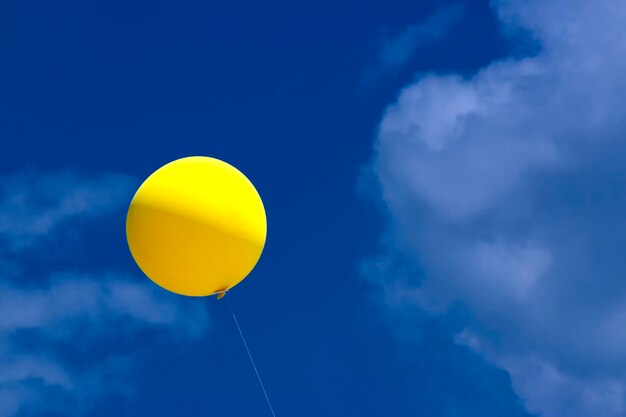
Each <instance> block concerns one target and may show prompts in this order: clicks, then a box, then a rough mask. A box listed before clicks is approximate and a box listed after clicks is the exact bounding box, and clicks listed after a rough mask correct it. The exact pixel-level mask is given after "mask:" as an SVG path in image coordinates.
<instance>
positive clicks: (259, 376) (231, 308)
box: [226, 299, 276, 417]
mask: <svg viewBox="0 0 626 417" xmlns="http://www.w3.org/2000/svg"><path fill="white" fill-rule="evenodd" d="M226 301H227V302H228V307H229V308H230V312H231V313H232V314H233V319H234V320H235V324H236V325H237V330H239V336H241V341H242V342H243V345H244V347H245V348H246V352H248V357H249V358H250V363H252V367H253V368H254V373H255V374H256V377H257V379H258V380H259V385H261V389H262V390H263V395H265V400H266V401H267V405H268V407H269V409H270V412H271V413H272V416H273V417H276V414H275V413H274V408H272V403H271V402H270V397H269V396H268V395H267V391H265V387H264V386H263V381H262V380H261V375H259V370H258V369H257V367H256V364H255V363H254V359H252V354H251V353H250V349H249V348H248V344H247V343H246V338H245V337H243V332H242V331H241V327H240V326H239V321H237V316H236V315H235V311H234V310H233V306H232V304H231V303H230V299H227V300H226Z"/></svg>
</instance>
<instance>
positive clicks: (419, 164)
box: [372, 0, 626, 417]
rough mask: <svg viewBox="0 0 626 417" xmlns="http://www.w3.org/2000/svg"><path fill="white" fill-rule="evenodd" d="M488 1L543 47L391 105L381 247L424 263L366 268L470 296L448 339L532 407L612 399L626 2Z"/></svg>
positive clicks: (383, 141) (619, 394)
mask: <svg viewBox="0 0 626 417" xmlns="http://www.w3.org/2000/svg"><path fill="white" fill-rule="evenodd" d="M494 5H495V8H496V10H497V12H498V13H499V16H500V18H501V20H502V24H503V26H504V28H505V29H511V30H512V31H513V30H514V29H515V28H518V27H520V26H521V27H523V28H525V29H526V30H529V31H530V32H531V33H532V34H533V35H534V36H535V37H536V38H537V39H538V41H539V42H540V43H541V45H542V50H541V51H540V52H539V53H538V54H537V55H536V56H534V57H531V58H524V59H518V60H505V61H500V62H494V63H493V64H491V65H489V66H488V67H486V68H485V69H483V70H482V71H480V72H479V73H477V74H475V75H474V76H472V77H470V78H463V77H461V76H454V75H449V76H441V75H436V74H430V75H426V76H424V77H422V78H421V79H420V80H419V81H418V82H416V83H415V84H413V85H410V86H408V87H407V88H405V89H404V90H403V91H402V92H401V93H400V95H399V98H398V100H397V101H396V102H395V103H393V104H392V105H390V106H389V108H388V110H387V112H386V114H385V116H384V118H383V120H382V121H381V124H380V130H379V135H378V140H377V143H376V161H375V164H374V166H373V167H372V169H373V171H374V173H375V175H376V177H377V179H378V182H379V185H380V190H381V195H380V197H381V198H382V200H383V202H384V203H385V206H386V208H387V209H388V214H389V220H390V223H389V224H390V226H389V227H390V232H391V235H392V236H393V239H392V240H391V241H390V242H389V243H387V248H386V250H387V251H388V255H387V257H388V258H389V259H393V258H396V257H409V258H412V259H413V260H414V261H413V262H414V263H415V264H416V266H417V267H418V268H419V270H420V271H422V272H423V277H419V278H418V279H413V280H407V279H406V276H404V275H403V274H402V273H399V275H400V276H398V277H396V273H395V272H394V271H393V270H384V271H383V272H381V273H380V274H372V275H376V277H375V278H376V279H378V280H379V282H381V284H382V285H383V286H384V287H385V288H386V289H387V291H388V295H389V300H390V302H391V303H402V304H403V305H406V303H412V304H413V305H420V306H422V308H425V309H428V310H431V311H435V312H439V311H442V310H445V308H446V306H449V305H451V304H453V303H458V302H461V303H463V304H464V305H465V306H467V308H468V309H469V310H470V311H471V313H472V317H473V318H474V319H473V320H472V321H471V322H470V323H469V324H468V326H467V327H466V328H465V329H464V331H463V332H462V333H461V334H460V335H459V336H458V341H459V343H464V344H466V345H467V346H470V347H472V348H473V349H475V350H476V351H478V352H480V353H481V354H483V355H484V356H485V357H486V358H488V359H490V360H491V361H493V362H494V363H496V364H497V365H499V366H501V367H503V368H505V369H506V370H508V371H509V372H510V374H511V376H512V381H513V385H514V387H515V389H516V391H517V392H518V393H519V394H520V395H521V396H522V397H523V398H524V400H525V401H526V404H527V407H528V409H529V410H530V411H533V412H540V413H542V414H543V415H545V416H547V417H560V416H564V415H567V416H570V417H578V416H580V417H584V416H590V415H593V416H596V417H613V416H620V415H624V414H626V402H625V398H626V383H624V381H626V366H625V365H624V362H623V357H624V355H625V354H626V336H624V332H622V331H618V330H617V328H618V327H619V326H618V325H617V323H623V321H622V320H623V319H624V317H625V313H624V312H625V311H626V283H625V282H624V280H623V278H622V277H623V276H624V274H625V273H626V265H625V264H624V262H623V261H622V259H623V248H625V247H626V221H625V220H624V219H625V217H624V213H626V200H624V198H623V195H625V194H626V157H625V156H624V155H626V142H625V141H624V137H626V102H625V100H624V97H626V58H624V57H626V26H625V25H624V21H625V19H626V4H624V3H623V2H622V1H619V0H601V1H598V2H585V1H582V0H581V1H565V0H557V1H548V0H545V1H544V0H537V1H523V0H506V1H505V0H501V1H496V2H494ZM384 257H385V256H383V258H384ZM389 264H393V262H389Z"/></svg>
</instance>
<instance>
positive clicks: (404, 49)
mask: <svg viewBox="0 0 626 417" xmlns="http://www.w3.org/2000/svg"><path fill="white" fill-rule="evenodd" d="M464 12H465V10H464V7H463V5H461V4H456V5H452V6H448V7H444V8H442V9H440V10H438V11H437V12H436V13H434V14H432V15H431V16H429V17H428V19H427V20H426V21H425V22H423V23H420V24H415V25H409V26H407V27H406V28H404V29H403V30H402V32H400V33H398V34H396V35H395V36H388V37H387V38H386V39H385V40H384V42H383V44H382V46H381V49H380V53H379V65H380V70H381V71H382V70H394V69H398V68H399V67H400V66H402V65H404V64H405V63H406V62H407V61H408V60H409V59H410V58H411V56H412V55H413V54H414V53H415V52H416V51H417V49H418V48H419V47H421V46H423V45H424V44H426V43H428V42H433V41H436V40H438V39H440V38H441V37H443V36H444V35H445V34H446V33H447V32H448V31H449V30H450V28H451V27H452V26H453V25H455V24H456V23H457V22H458V21H459V20H460V19H461V18H462V17H463V14H464Z"/></svg>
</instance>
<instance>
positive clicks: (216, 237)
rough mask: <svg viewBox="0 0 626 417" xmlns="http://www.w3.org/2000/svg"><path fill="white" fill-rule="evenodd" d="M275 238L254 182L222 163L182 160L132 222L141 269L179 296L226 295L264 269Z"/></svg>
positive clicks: (154, 181) (136, 206)
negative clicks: (269, 237)
mask: <svg viewBox="0 0 626 417" xmlns="http://www.w3.org/2000/svg"><path fill="white" fill-rule="evenodd" d="M266 233H267V221H266V218H265V209H264V208H263V202H262V201H261V197H259V194H258V193H257V191H256V189H255V188H254V186H253V185H252V183H251V182H250V181H249V180H248V179H247V178H246V177H245V175H243V174H242V173H241V172H239V171H238V170H237V169H236V168H235V167H233V166H231V165H229V164H227V163H226V162H223V161H220V160H218V159H214V158H208V157H202V156H193V157H189V158H182V159H178V160H176V161H174V162H170V163H169V164H167V165H165V166H163V167H161V168H160V169H158V170H157V171H156V172H154V173H153V174H152V175H150V177H148V179H147V180H146V181H145V182H144V183H143V184H142V185H141V187H139V190H137V193H136V194H135V196H134V197H133V200H132V202H131V203H130V207H129V209H128V215H127V217H126V238H127V240H128V246H129V248H130V251H131V253H132V255H133V258H135V261H136V262H137V264H138V265H139V268H141V270H142V271H143V272H144V273H145V274H146V275H147V276H148V277H149V278H150V279H152V280H153V281H154V282H155V283H157V284H158V285H160V286H161V287H163V288H165V289H167V290H169V291H172V292H175V293H177V294H182V295H189V296H205V295H212V294H220V293H221V294H223V293H224V292H225V291H227V290H229V289H230V288H232V287H234V286H235V285H237V284H238V283H239V282H240V281H241V280H243V279H244V278H245V277H246V276H247V275H248V274H249V273H250V271H252V269H253V268H254V266H255V265H256V263H257V261H258V260H259V257H260V256H261V252H262V251H263V247H264V246H265V236H266Z"/></svg>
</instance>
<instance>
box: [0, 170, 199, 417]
mask: <svg viewBox="0 0 626 417" xmlns="http://www.w3.org/2000/svg"><path fill="white" fill-rule="evenodd" d="M133 183H134V181H133V179H132V178H130V177H128V176H125V175H120V174H104V175H99V176H95V177H90V178H85V177H83V176H81V175H79V174H77V173H67V172H66V173H47V174H44V173H41V172H37V171H31V172H27V173H18V174H14V175H11V176H8V177H4V178H1V182H0V184H2V194H0V241H2V242H3V243H4V244H5V245H3V247H4V252H1V251H0V256H2V254H3V253H4V255H5V257H6V256H7V254H8V253H9V254H16V253H17V254H19V253H21V251H22V250H23V249H26V248H28V247H30V246H32V245H43V247H42V250H44V249H45V247H46V246H45V245H54V244H55V239H56V238H57V237H58V235H59V233H58V232H59V231H60V229H63V228H67V227H77V225H76V221H77V220H80V219H96V218H97V217H99V216H102V215H105V214H109V213H114V212H116V211H118V212H119V211H121V210H120V209H122V208H124V207H125V206H126V204H128V202H129V198H130V196H131V194H130V191H131V189H130V187H131V184H133ZM122 214H123V212H122ZM81 227H83V228H84V227H88V226H86V225H85V223H84V222H81ZM122 233H123V231H122ZM0 249H1V247H0ZM7 251H8V252H7ZM67 256H69V257H71V254H67ZM4 265H5V266H4V267H2V266H1V265H0V417H10V416H15V415H18V414H19V413H20V412H30V413H33V412H35V413H36V412H39V411H44V410H45V411H46V412H58V413H62V414H63V415H83V414H84V413H85V412H87V411H88V410H89V408H90V407H91V406H92V405H93V404H94V402H95V401H97V400H98V399H99V398H101V397H102V396H104V395H107V394H111V393H117V394H119V395H130V394H131V393H132V384H130V383H128V381H127V380H128V378H127V375H128V373H129V372H131V370H132V368H133V363H134V357H135V355H136V354H137V353H138V352H140V351H141V350H142V347H141V346H138V345H137V344H136V343H128V346H127V347H126V348H125V349H124V350H123V351H119V350H116V352H115V353H113V352H110V353H107V352H104V353H100V354H98V355H97V356H93V355H92V356H89V355H83V354H82V353H84V352H86V351H97V350H102V346H103V345H104V346H106V345H107V343H110V342H111V341H113V340H115V341H124V340H127V341H128V340H133V337H134V335H137V334H139V332H142V334H145V332H146V331H148V330H150V329H154V330H155V331H156V330H158V332H159V338H160V339H163V338H165V339H167V338H172V339H176V340H191V339H193V338H197V337H200V336H201V335H203V334H204V332H205V331H206V328H207V325H208V318H207V315H206V310H205V309H204V307H203V306H202V304H201V303H199V302H198V300H194V299H189V298H185V297H176V296H172V295H171V294H168V293H166V292H165V291H161V290H160V289H158V288H157V287H156V286H155V285H153V284H151V283H149V282H148V281H147V280H138V279H135V278H133V277H132V276H130V275H129V274H126V273H99V274H94V273H83V272H80V271H66V272H64V271H51V272H50V273H49V274H48V275H47V276H44V277H41V279H38V280H36V282H38V283H39V284H38V285H37V286H34V284H32V282H33V280H32V279H26V278H32V277H25V276H23V272H22V269H21V268H20V265H16V264H15V262H9V261H5V262H4ZM9 276H10V278H11V279H8V277H9ZM16 277H17V278H21V279H16ZM25 282H30V283H31V284H28V285H26V284H25ZM25 332H26V333H27V334H29V335H30V337H31V338H34V339H35V340H37V344H36V346H35V347H33V346H29V348H28V349H24V348H23V346H22V345H21V343H20V340H21V339H20V336H21V335H23V334H25ZM76 341H80V343H76ZM59 346H63V350H62V351H61V350H59ZM72 346H74V347H75V350H76V352H74V354H76V355H78V356H80V358H81V359H80V362H81V363H80V366H77V363H75V362H73V360H71V359H68V357H71V356H72V355H68V349H69V350H72Z"/></svg>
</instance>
